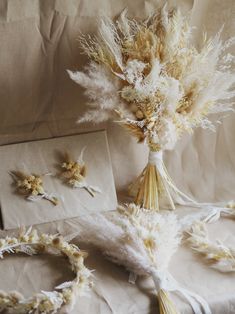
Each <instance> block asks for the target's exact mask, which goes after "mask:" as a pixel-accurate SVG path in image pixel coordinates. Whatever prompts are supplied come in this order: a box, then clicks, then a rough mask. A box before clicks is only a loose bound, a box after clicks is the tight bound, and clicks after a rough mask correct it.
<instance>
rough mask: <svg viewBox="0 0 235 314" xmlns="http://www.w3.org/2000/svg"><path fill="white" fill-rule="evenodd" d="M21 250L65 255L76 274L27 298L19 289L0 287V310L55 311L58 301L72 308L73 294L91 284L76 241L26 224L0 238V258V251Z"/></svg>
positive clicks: (20, 312) (48, 313)
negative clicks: (47, 289) (45, 232)
mask: <svg viewBox="0 0 235 314" xmlns="http://www.w3.org/2000/svg"><path fill="white" fill-rule="evenodd" d="M6 253H8V254H12V253H25V254H28V255H34V254H42V253H47V254H53V255H56V256H58V254H59V255H62V256H65V257H66V258H67V259H68V261H69V263H70V266H71V269H72V271H73V272H74V273H75V275H76V277H75V279H74V280H73V281H68V282H64V283H62V284H61V285H59V286H57V287H56V288H55V290H58V291H41V293H37V294H35V295H34V296H32V297H30V298H25V297H24V296H23V295H22V294H21V293H19V292H17V291H12V292H9V293H6V292H4V291H0V311H1V312H2V311H4V310H6V311H8V312H9V313H14V314H28V313H42V314H55V313H57V312H58V310H59V309H60V308H61V306H62V305H65V304H67V305H69V306H70V308H71V309H72V307H73V305H74V302H75V300H76V297H77V295H83V294H84V293H85V292H87V291H88V290H89V288H90V286H91V284H92V283H91V280H90V277H91V271H90V270H89V269H87V268H86V267H85V266H84V258H85V257H86V253H85V252H84V251H81V250H80V249H79V248H78V247H77V246H76V245H74V244H69V243H68V242H67V241H65V240H64V239H63V238H62V237H61V236H58V235H49V234H44V233H43V234H38V232H37V231H36V230H32V228H30V229H29V230H28V231H25V230H24V229H22V230H21V231H20V233H19V235H18V236H17V237H8V236H7V237H6V238H2V239H0V258H3V257H4V254H6Z"/></svg>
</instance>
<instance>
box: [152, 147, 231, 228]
mask: <svg viewBox="0 0 235 314" xmlns="http://www.w3.org/2000/svg"><path fill="white" fill-rule="evenodd" d="M148 162H149V164H151V165H155V166H156V169H157V171H158V173H159V175H160V177H161V180H162V184H163V186H164V189H165V191H166V194H167V196H168V199H169V201H170V204H171V207H172V208H173V209H175V205H174V204H175V203H176V204H179V205H183V206H190V207H195V208H200V209H203V210H205V212H204V215H202V219H203V220H204V221H205V222H208V223H211V222H215V221H217V220H218V219H219V218H220V216H221V215H225V216H235V209H233V210H231V209H229V208H227V207H225V203H217V204H216V203H199V202H197V201H195V200H194V199H192V198H190V197H189V196H188V195H186V194H185V193H183V192H182V191H181V190H179V189H178V188H177V187H176V185H175V183H174V182H173V181H172V179H171V177H170V176H169V174H168V172H167V169H166V167H165V165H164V162H163V151H158V152H153V151H150V152H149V158H148ZM193 221H194V220H192V222H193Z"/></svg>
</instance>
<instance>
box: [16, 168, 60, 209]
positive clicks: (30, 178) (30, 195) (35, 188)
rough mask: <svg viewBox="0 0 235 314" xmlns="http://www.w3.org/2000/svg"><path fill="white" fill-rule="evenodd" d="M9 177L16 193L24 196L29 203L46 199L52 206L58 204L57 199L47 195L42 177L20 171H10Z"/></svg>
mask: <svg viewBox="0 0 235 314" xmlns="http://www.w3.org/2000/svg"><path fill="white" fill-rule="evenodd" d="M10 175H11V176H12V178H13V180H14V184H15V186H16V189H17V192H18V193H19V194H22V195H25V197H26V199H27V200H29V201H33V202H35V201H38V200H41V199H43V198H44V199H46V200H48V201H50V202H51V203H52V204H53V205H57V204H58V199H57V198H56V197H55V196H54V195H53V194H52V193H50V194H48V193H47V192H46V191H45V190H44V187H43V179H42V178H43V176H44V175H38V174H35V173H31V174H26V173H24V172H22V171H11V172H10Z"/></svg>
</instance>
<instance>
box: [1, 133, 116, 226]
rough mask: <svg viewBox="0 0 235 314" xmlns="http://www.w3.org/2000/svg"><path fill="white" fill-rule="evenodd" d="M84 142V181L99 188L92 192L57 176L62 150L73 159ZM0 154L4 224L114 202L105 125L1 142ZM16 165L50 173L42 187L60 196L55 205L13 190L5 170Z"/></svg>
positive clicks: (100, 207)
mask: <svg viewBox="0 0 235 314" xmlns="http://www.w3.org/2000/svg"><path fill="white" fill-rule="evenodd" d="M84 147H86V148H85V151H84V155H83V160H84V162H85V164H86V167H87V171H86V176H85V178H86V182H87V184H88V185H90V186H93V187H97V188H98V189H99V190H100V193H95V196H94V197H92V196H91V195H90V193H88V191H87V190H85V189H84V188H73V187H72V186H70V185H69V184H67V183H66V182H65V181H64V179H62V178H61V177H60V176H58V173H59V169H60V165H61V164H62V159H61V155H63V154H64V153H65V152H67V153H69V155H70V156H71V157H72V158H73V159H74V160H77V159H78V157H79V155H80V153H81V151H82V150H83V148H84ZM0 160H1V163H0V202H1V214H2V220H3V228H4V229H13V228H17V227H20V226H29V225H33V224H40V223H45V222H50V221H55V220H61V219H67V218H72V217H76V216H80V215H84V214H90V213H98V212H102V211H109V210H114V209H115V208H116V205H117V198H116V191H115V185H114V179H113V173H112V166H111V161H110V155H109V149H108V143H107V136H106V132H105V131H99V132H90V133H86V134H80V135H75V136H66V137H60V138H56V139H49V140H41V141H33V142H27V143H20V144H13V145H6V146H1V147H0ZM15 170H21V171H24V172H28V173H36V174H39V175H41V174H45V173H52V175H46V176H43V177H42V178H43V187H44V189H45V190H46V192H47V193H48V194H50V193H51V194H52V195H53V194H55V196H57V197H58V200H59V203H58V205H56V206H54V205H53V204H52V203H51V202H49V201H48V200H45V199H41V200H38V201H30V200H27V199H26V198H25V196H24V195H21V194H19V193H18V192H16V186H15V185H14V180H13V178H12V177H11V175H10V174H9V172H11V171H15ZM56 175H57V176H56Z"/></svg>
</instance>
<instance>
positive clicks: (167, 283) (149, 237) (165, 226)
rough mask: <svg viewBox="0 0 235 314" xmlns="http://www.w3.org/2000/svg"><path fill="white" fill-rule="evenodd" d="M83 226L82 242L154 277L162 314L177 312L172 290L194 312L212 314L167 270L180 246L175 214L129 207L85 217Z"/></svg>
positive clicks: (198, 298) (132, 269) (136, 272)
mask: <svg viewBox="0 0 235 314" xmlns="http://www.w3.org/2000/svg"><path fill="white" fill-rule="evenodd" d="M80 223H81V224H82V226H83V228H82V230H81V231H80V232H79V237H80V239H82V240H84V241H85V242H88V243H91V244H93V245H94V246H96V247H97V248H99V249H100V250H101V251H102V252H103V254H105V255H106V256H107V257H108V258H109V259H110V260H112V261H113V262H115V263H117V264H120V265H123V266H125V267H126V268H127V269H128V270H130V271H131V272H132V273H135V274H137V275H148V276H151V277H152V278H153V281H154V284H155V288H156V290H157V293H158V298H159V305H160V311H161V313H171V314H173V313H175V314H176V313H178V311H177V310H176V309H175V306H174V305H173V303H172V302H171V300H170V299H169V296H168V292H169V291H171V292H177V293H181V294H182V295H183V296H184V297H186V299H187V300H188V301H189V303H190V305H191V306H192V308H193V310H194V312H195V313H198V314H199V313H203V312H202V311H201V308H200V306H201V307H202V308H203V310H204V312H205V313H210V309H209V307H208V305H207V304H206V302H205V301H204V300H203V299H202V298H200V297H199V296H196V295H195V294H193V293H191V292H189V291H188V290H186V289H183V288H182V287H181V286H180V285H179V284H178V283H177V282H176V281H175V279H174V278H173V277H172V276H171V275H170V273H169V272H168V270H167V269H168V265H169V262H170V259H171V257H172V255H173V254H174V252H175V251H176V249H177V248H178V245H179V243H180V227H179V224H178V222H177V219H176V216H175V215H174V214H166V215H160V214H158V213H156V212H150V211H148V210H144V209H140V207H138V206H136V205H134V204H129V205H127V206H125V207H119V208H118V211H116V212H113V213H108V214H97V215H93V216H92V215H90V216H83V217H81V219H80Z"/></svg>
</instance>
